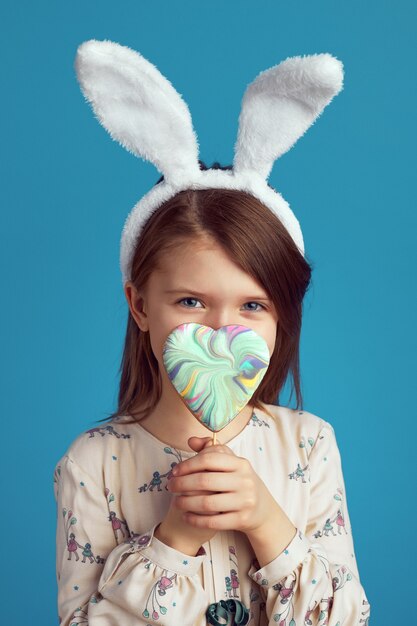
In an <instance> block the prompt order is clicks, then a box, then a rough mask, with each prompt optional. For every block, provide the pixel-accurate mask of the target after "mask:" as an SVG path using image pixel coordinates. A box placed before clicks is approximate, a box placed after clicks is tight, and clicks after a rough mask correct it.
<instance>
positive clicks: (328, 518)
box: [248, 422, 370, 626]
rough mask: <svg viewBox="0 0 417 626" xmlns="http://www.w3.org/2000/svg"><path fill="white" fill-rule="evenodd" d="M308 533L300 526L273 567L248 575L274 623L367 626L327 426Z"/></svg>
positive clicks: (314, 473) (314, 475)
mask: <svg viewBox="0 0 417 626" xmlns="http://www.w3.org/2000/svg"><path fill="white" fill-rule="evenodd" d="M309 465H310V480H311V489H310V502H309V514H308V521H307V526H306V529H305V532H302V530H301V529H300V528H297V532H296V534H295V536H294V538H293V539H292V540H291V541H290V543H289V544H288V546H287V547H286V548H285V549H284V550H283V551H282V552H281V553H280V554H279V555H278V556H277V557H276V558H275V559H274V560H272V561H271V562H270V563H267V564H266V565H265V566H264V567H262V568H260V569H257V566H259V563H257V562H256V560H255V563H253V564H252V566H251V568H250V570H249V572H248V574H249V576H250V577H251V578H252V579H253V580H254V581H255V582H257V583H258V584H259V586H260V587H261V589H263V590H264V597H265V600H266V612H267V616H268V620H269V621H268V623H269V624H270V625H271V626H272V624H276V623H277V622H278V623H279V625H280V626H295V625H296V624H309V625H310V626H324V625H325V624H330V623H331V624H332V625H333V624H334V626H341V625H342V624H343V626H358V625H359V624H361V625H363V626H366V625H367V624H368V623H369V617H370V604H369V602H368V599H367V597H366V594H365V591H364V589H363V587H362V585H361V582H360V578H359V572H358V568H357V565H356V559H355V553H354V545H353V537H352V528H351V524H350V519H349V513H348V508H347V500H346V494H345V484H344V478H343V472H342V464H341V458H340V452H339V448H338V445H337V441H336V436H335V432H334V429H333V427H332V425H331V424H329V423H328V422H324V426H323V427H322V429H321V430H320V433H319V435H318V437H317V440H316V442H315V444H314V446H313V449H312V451H311V453H310V458H309Z"/></svg>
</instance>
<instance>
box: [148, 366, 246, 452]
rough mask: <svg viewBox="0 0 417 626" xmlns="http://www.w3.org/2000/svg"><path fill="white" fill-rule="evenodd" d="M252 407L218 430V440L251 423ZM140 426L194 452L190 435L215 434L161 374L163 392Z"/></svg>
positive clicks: (203, 435) (206, 435) (228, 439)
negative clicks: (193, 412) (198, 418)
mask: <svg viewBox="0 0 417 626" xmlns="http://www.w3.org/2000/svg"><path fill="white" fill-rule="evenodd" d="M252 412H253V407H252V406H251V405H250V404H247V405H246V406H245V407H244V408H243V409H242V410H241V411H240V413H239V414H238V415H237V416H236V417H235V418H234V419H233V420H232V421H231V422H230V423H229V424H228V425H227V426H225V428H223V429H222V430H221V431H219V432H218V433H217V443H219V444H226V445H227V442H228V441H230V440H231V439H233V438H234V437H236V436H237V435H238V434H239V433H240V432H241V431H242V430H243V429H244V428H245V426H246V424H247V423H248V422H249V420H250V418H251V416H252ZM140 424H141V426H143V427H144V428H145V429H146V430H148V431H149V432H150V433H151V434H152V435H154V436H155V437H157V438H158V439H160V440H161V441H164V442H166V443H167V444H169V445H172V446H173V447H175V448H178V449H180V450H187V451H190V452H192V448H190V446H189V445H188V439H189V438H190V437H212V436H213V433H212V431H210V430H209V429H208V428H206V427H205V426H203V424H201V423H200V422H199V421H198V420H197V419H196V418H195V417H194V416H193V414H192V413H191V412H190V410H189V409H188V408H187V407H186V405H185V404H184V402H183V401H182V400H181V398H180V396H179V395H178V393H177V392H176V391H175V389H174V388H173V386H172V384H171V382H170V380H169V379H167V378H166V377H164V376H163V377H162V394H161V397H160V399H159V401H158V403H157V404H156V406H155V407H154V408H153V410H152V411H151V412H150V413H149V414H148V415H147V416H146V417H144V418H143V419H141V421H140Z"/></svg>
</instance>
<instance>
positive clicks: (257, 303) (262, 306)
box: [246, 302, 265, 313]
mask: <svg viewBox="0 0 417 626" xmlns="http://www.w3.org/2000/svg"><path fill="white" fill-rule="evenodd" d="M246 304H256V305H257V306H260V307H261V308H262V309H265V307H264V305H263V304H259V302H247V303H246ZM250 310H251V311H254V312H255V313H256V310H255V309H250ZM257 310H258V311H259V309H257Z"/></svg>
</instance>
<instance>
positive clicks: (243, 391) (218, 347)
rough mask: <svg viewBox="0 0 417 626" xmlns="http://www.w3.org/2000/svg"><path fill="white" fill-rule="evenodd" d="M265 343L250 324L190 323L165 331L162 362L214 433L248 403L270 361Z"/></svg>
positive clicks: (184, 397) (172, 380)
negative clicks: (207, 324) (217, 325)
mask: <svg viewBox="0 0 417 626" xmlns="http://www.w3.org/2000/svg"><path fill="white" fill-rule="evenodd" d="M269 358H270V356H269V349H268V346H267V343H266V341H265V340H264V339H263V338H262V337H260V336H259V335H258V334H257V333H256V332H255V331H253V330H252V329H251V328H248V327H246V326H241V325H229V326H222V327H221V328H219V329H218V330H214V329H213V328H210V327H209V326H203V325H201V324H195V323H193V322H190V323H187V324H180V325H179V326H177V327H176V328H174V330H173V331H172V332H171V333H170V334H169V335H168V337H167V339H166V341H165V343H164V347H163V360H164V365H165V369H166V371H167V373H168V376H169V378H170V380H171V382H172V384H173V385H174V387H175V389H176V390H177V392H178V393H179V395H180V396H181V398H182V399H183V401H184V402H185V404H186V405H187V407H188V408H189V410H190V411H191V412H192V413H193V415H194V416H195V417H196V418H197V419H198V420H199V422H201V423H202V424H204V426H206V428H208V429H209V430H211V431H212V432H218V431H219V430H222V428H225V426H227V425H228V424H229V423H230V422H231V421H232V420H233V419H234V418H235V417H236V416H237V415H238V414H239V413H240V411H241V410H242V409H243V407H244V406H245V405H246V404H247V403H248V402H249V400H250V399H251V397H252V396H253V394H254V393H255V391H256V389H257V388H258V387H259V385H260V384H261V381H262V379H263V377H264V376H265V374H266V371H267V369H268V365H269Z"/></svg>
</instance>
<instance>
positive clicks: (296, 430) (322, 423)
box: [255, 403, 334, 445]
mask: <svg viewBox="0 0 417 626" xmlns="http://www.w3.org/2000/svg"><path fill="white" fill-rule="evenodd" d="M262 405H263V407H264V410H259V409H255V413H256V412H257V411H258V412H260V413H262V414H263V416H267V417H269V419H270V422H272V423H273V425H274V426H275V428H276V429H277V430H278V431H279V433H280V434H282V435H286V438H287V437H294V438H295V439H297V440H298V441H302V438H303V437H304V438H306V439H307V440H308V441H310V444H311V440H314V441H316V440H317V438H318V436H319V435H320V433H321V432H322V431H325V430H326V429H327V430H329V431H331V432H332V433H334V430H333V426H332V424H331V423H330V422H328V421H326V420H325V419H323V418H322V417H320V416H318V415H316V414H314V413H311V412H310V411H305V410H302V411H301V410H297V409H291V408H290V407H286V406H279V405H276V404H266V403H262ZM311 445H312V444H311Z"/></svg>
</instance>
